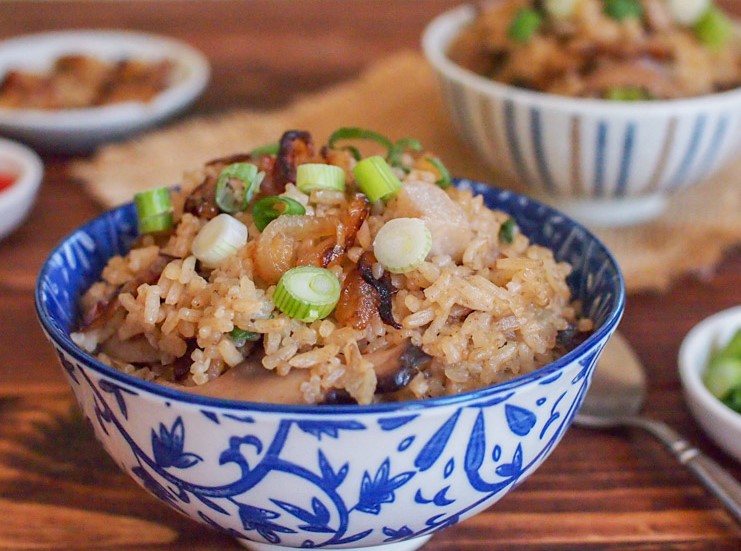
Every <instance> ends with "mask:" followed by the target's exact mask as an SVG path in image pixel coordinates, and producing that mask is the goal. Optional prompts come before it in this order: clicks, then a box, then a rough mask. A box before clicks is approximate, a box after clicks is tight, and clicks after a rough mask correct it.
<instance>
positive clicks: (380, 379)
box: [365, 340, 432, 394]
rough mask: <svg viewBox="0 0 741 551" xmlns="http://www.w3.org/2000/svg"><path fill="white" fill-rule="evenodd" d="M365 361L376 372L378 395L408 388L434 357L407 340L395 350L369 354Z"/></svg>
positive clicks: (394, 348)
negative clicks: (371, 365)
mask: <svg viewBox="0 0 741 551" xmlns="http://www.w3.org/2000/svg"><path fill="white" fill-rule="evenodd" d="M365 359H366V360H367V361H369V362H370V363H372V364H373V368H374V370H375V372H376V379H377V383H376V394H388V393H391V392H397V391H399V390H401V389H403V388H404V387H406V386H407V385H408V384H409V382H410V381H411V380H412V379H413V378H414V376H415V375H417V374H418V373H422V372H423V371H424V370H425V369H426V368H427V366H428V365H429V363H430V360H431V359H432V357H431V356H430V355H428V354H425V353H424V352H423V351H422V349H421V348H420V347H418V346H415V345H413V344H412V343H411V342H409V341H408V340H405V341H404V342H402V343H401V344H398V345H396V346H395V347H393V348H389V349H387V350H380V351H377V352H373V353H371V354H368V355H366V356H365Z"/></svg>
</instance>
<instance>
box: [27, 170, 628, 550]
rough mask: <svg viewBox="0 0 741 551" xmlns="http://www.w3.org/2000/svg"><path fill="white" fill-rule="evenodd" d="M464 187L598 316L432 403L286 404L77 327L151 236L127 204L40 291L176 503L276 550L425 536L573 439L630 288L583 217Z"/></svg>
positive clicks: (124, 458)
mask: <svg viewBox="0 0 741 551" xmlns="http://www.w3.org/2000/svg"><path fill="white" fill-rule="evenodd" d="M457 185H458V186H461V187H466V188H470V189H472V190H473V191H474V192H475V193H480V194H483V195H484V197H485V201H486V203H487V204H488V205H489V206H490V207H493V208H499V209H502V210H505V211H507V212H509V213H510V214H511V215H512V216H513V217H514V218H515V219H516V220H517V222H518V224H519V226H520V228H521V230H522V231H523V232H524V233H525V234H527V235H528V236H529V237H530V238H531V240H532V241H534V242H536V243H540V244H542V245H546V246H549V247H550V248H552V249H553V250H554V251H555V252H556V255H557V257H558V258H559V259H560V260H566V261H568V262H570V263H571V264H572V265H573V266H574V272H573V273H572V275H571V276H570V281H569V284H570V285H571V288H572V289H573V291H574V293H575V295H576V296H577V297H578V298H579V299H581V300H582V301H583V303H584V305H585V306H586V309H587V313H588V314H589V315H590V316H591V317H592V318H593V319H594V320H595V321H596V325H597V329H596V330H595V332H594V333H593V335H592V336H590V337H589V338H588V339H587V340H586V341H585V342H584V343H582V344H581V345H579V346H578V347H577V348H576V349H574V350H573V351H571V352H569V353H568V354H567V355H566V356H564V357H563V358H561V359H559V360H558V361H556V362H554V363H552V364H549V365H548V366H546V367H544V368H542V369H540V370H538V371H536V372H534V373H531V374H528V375H525V376H522V377H519V378H516V379H513V380H511V381H509V382H506V383H503V384H500V385H496V386H493V387H489V388H485V389H481V390H479V391H476V392H471V393H467V394H461V395H457V396H450V397H445V398H436V399H431V400H427V401H421V402H419V401H418V402H406V403H398V404H379V405H373V406H362V407H361V406H323V407H315V406H279V405H274V404H253V403H247V402H237V401H228V400H219V399H214V398H206V397H202V396H196V395H191V394H187V393H183V392H180V391H177V390H174V389H171V388H167V387H163V386H159V385H156V384H153V383H148V382H145V381H142V380H139V379H135V378H132V377H130V376H127V375H125V374H123V373H120V372H118V371H115V370H113V369H111V368H109V367H107V366H105V365H102V364H100V363H99V362H97V361H95V360H94V359H92V358H91V357H89V356H87V355H86V354H84V353H83V352H82V351H80V350H79V349H78V348H76V347H75V345H74V344H73V343H72V342H71V340H70V339H69V332H70V330H71V329H72V328H73V327H74V324H75V320H76V315H77V307H76V303H77V299H78V297H79V295H80V294H81V293H82V292H83V291H84V290H85V289H86V288H87V287H88V286H89V285H90V284H91V283H92V282H93V281H95V280H96V279H97V278H98V276H99V273H100V270H101V269H102V267H103V266H104V264H105V262H106V261H107V260H108V258H110V257H111V256H112V255H114V254H117V253H121V252H124V251H125V250H126V249H127V247H128V246H129V244H130V242H131V240H132V239H133V238H134V237H135V236H136V227H135V226H136V225H135V214H134V211H133V208H132V207H131V205H127V206H124V207H120V208H118V209H116V210H113V211H110V212H108V213H106V214H104V215H102V216H101V217H99V218H97V219H95V220H93V221H92V222H90V223H89V224H87V225H85V226H84V227H82V228H81V229H79V230H77V231H76V232H74V233H73V234H72V235H70V236H69V237H68V238H66V239H65V240H64V241H63V242H62V243H61V244H60V245H59V246H58V247H57V249H55V250H54V251H53V252H52V254H51V256H50V257H49V259H48V260H47V262H46V264H45V265H44V267H43V269H42V271H41V274H40V276H39V281H38V286H37V293H36V300H37V312H38V315H39V318H40V320H41V322H42V326H43V328H44V331H45V333H46V335H47V336H48V337H49V339H50V341H51V342H52V344H53V345H54V346H55V348H56V350H57V353H58V355H59V358H60V361H61V363H62V365H63V367H64V369H65V372H66V374H67V376H68V379H69V382H70V385H71V387H72V389H73V390H74V393H75V396H76V398H77V400H78V402H79V404H80V407H81V408H82V410H83V411H84V413H85V415H86V416H87V417H88V418H89V419H90V420H91V421H92V423H93V426H94V427H95V431H96V435H97V436H98V438H99V439H100V441H101V443H102V444H103V446H104V447H105V448H106V449H107V450H108V452H109V453H110V455H111V456H112V457H113V458H114V459H115V460H116V461H117V463H118V464H119V465H120V466H121V467H122V468H123V469H124V470H125V471H126V472H128V473H129V474H130V475H131V476H132V477H133V478H134V479H135V480H137V482H138V483H139V484H140V485H141V486H143V487H144V488H146V489H147V490H148V491H149V492H150V493H152V494H153V495H155V496H156V497H157V498H159V499H160V500H162V501H163V502H165V503H167V504H168V505H170V506H171V507H173V508H175V509H177V510H178V511H180V512H182V513H183V514H185V515H187V516H189V517H191V518H193V519H195V520H198V521H200V522H202V523H204V524H207V525H209V526H211V527H213V528H215V529H217V530H220V531H223V532H225V533H227V534H229V535H231V536H234V537H235V538H238V539H240V540H243V541H245V542H247V543H249V542H250V541H254V542H258V543H257V545H258V546H259V545H260V544H263V547H259V548H260V549H263V548H265V547H264V545H265V544H268V545H272V546H274V547H275V548H276V549H280V548H290V547H301V548H349V547H352V548H356V547H357V548H360V547H368V546H376V547H378V548H384V547H386V548H388V549H413V548H416V547H418V546H419V545H421V544H422V543H424V541H426V538H427V537H429V536H430V535H432V534H433V533H434V532H436V531H438V530H441V529H443V528H445V527H447V526H450V525H453V524H455V523H457V522H460V521H461V520H464V519H466V518H468V517H470V516H472V515H474V514H475V513H477V512H478V511H481V510H482V509H484V508H487V507H489V506H491V505H492V504H493V503H494V502H496V501H497V500H499V499H500V498H501V497H503V496H504V495H505V494H506V493H507V492H509V491H510V490H511V489H513V488H514V487H516V486H517V485H518V484H519V483H521V482H522V481H523V480H524V479H525V478H526V477H527V476H529V475H530V474H531V473H532V472H533V471H534V470H535V469H536V468H537V467H538V466H539V465H540V464H541V463H542V462H543V460H545V458H546V457H547V456H548V455H549V454H550V452H551V451H552V450H553V449H554V447H555V446H556V445H557V443H558V442H559V441H560V439H561V438H562V437H563V435H564V433H565V431H566V430H567V428H568V426H569V425H570V423H571V420H572V419H573V416H574V414H575V413H576V410H577V409H578V406H579V404H580V403H581V400H582V398H583V396H584V394H585V392H586V391H587V388H588V386H589V381H590V378H591V374H592V371H593V369H594V367H595V364H596V361H597V358H598V357H599V354H600V352H601V350H602V348H603V347H604V345H605V343H606V342H607V339H608V338H609V336H610V335H611V334H612V332H613V331H614V329H615V327H616V326H617V323H618V321H619V318H620V316H621V314H622V310H623V307H624V289H623V283H622V278H621V276H620V272H619V269H618V267H617V265H616V264H615V261H614V260H613V258H612V257H611V256H610V254H609V252H608V251H607V250H605V248H604V247H603V246H602V245H601V244H600V243H599V242H598V241H597V240H596V239H595V238H594V237H593V236H592V235H591V234H589V232H588V231H587V230H585V229H584V228H582V227H581V226H579V225H577V224H575V223H574V222H573V221H571V220H569V219H567V218H566V217H564V216H562V215H560V214H559V213H557V212H555V211H553V210H552V209H550V208H549V207H546V206H544V205H541V204H539V203H537V202H534V201H532V200H530V199H527V198H525V197H522V196H519V195H516V194H513V193H511V192H507V191H500V190H496V189H494V188H491V187H488V186H485V185H483V184H480V183H476V182H471V181H467V180H460V181H458V182H457ZM404 542H408V543H407V544H405V543H404Z"/></svg>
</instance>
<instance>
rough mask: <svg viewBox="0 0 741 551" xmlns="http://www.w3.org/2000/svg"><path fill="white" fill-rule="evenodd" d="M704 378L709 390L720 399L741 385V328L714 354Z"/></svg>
mask: <svg viewBox="0 0 741 551" xmlns="http://www.w3.org/2000/svg"><path fill="white" fill-rule="evenodd" d="M703 379H704V381H705V386H706V387H707V388H708V390H709V391H710V392H711V393H712V394H713V395H714V396H715V397H716V398H719V399H720V400H724V399H725V398H726V397H727V396H728V395H729V394H730V393H731V392H732V391H733V390H734V389H735V388H738V387H741V329H739V330H738V331H736V334H735V335H733V338H732V339H731V340H730V342H729V343H728V344H726V345H725V346H724V347H723V348H721V349H719V350H717V351H716V352H715V353H713V354H712V356H711V357H710V361H709V362H708V367H707V370H706V371H705V375H704V377H703Z"/></svg>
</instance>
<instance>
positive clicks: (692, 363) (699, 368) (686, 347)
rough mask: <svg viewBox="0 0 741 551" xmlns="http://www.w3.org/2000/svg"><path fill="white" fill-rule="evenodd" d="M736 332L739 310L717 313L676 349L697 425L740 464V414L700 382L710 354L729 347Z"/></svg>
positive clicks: (739, 320)
mask: <svg viewBox="0 0 741 551" xmlns="http://www.w3.org/2000/svg"><path fill="white" fill-rule="evenodd" d="M739 328H741V306H735V307H733V308H730V309H728V310H723V311H722V312H718V313H717V314H714V315H712V316H710V317H709V318H707V319H705V320H703V321H702V322H700V323H699V324H697V325H696V326H695V327H693V328H692V330H691V331H690V332H689V333H687V336H686V337H685V338H684V341H683V342H682V346H681V347H680V349H679V377H680V379H681V381H682V386H683V387H684V394H685V398H686V399H687V403H688V404H689V407H690V411H691V412H692V415H694V417H695V419H696V420H697V422H698V423H699V424H700V426H701V427H702V428H703V429H704V430H705V432H707V433H708V435H710V437H711V438H712V439H713V440H714V441H715V443H716V444H718V446H720V447H721V448H723V449H724V450H725V451H726V452H728V453H729V454H730V455H732V456H733V457H735V458H736V460H737V461H740V462H741V413H736V412H735V411H733V410H732V409H731V408H729V407H727V406H725V405H724V404H723V403H722V402H721V401H720V400H718V399H717V398H716V397H715V396H713V395H712V394H711V393H710V391H709V390H708V389H707V387H706V386H705V383H704V382H703V380H702V378H703V374H704V373H705V370H706V369H707V365H708V361H709V359H710V356H711V354H712V353H713V351H715V350H717V349H718V348H720V347H721V346H723V345H725V344H726V343H728V341H729V340H730V339H731V337H732V336H733V334H734V333H735V332H736V331H737V330H738V329H739Z"/></svg>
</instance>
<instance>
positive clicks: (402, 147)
mask: <svg viewBox="0 0 741 551" xmlns="http://www.w3.org/2000/svg"><path fill="white" fill-rule="evenodd" d="M407 149H411V150H412V151H422V144H421V143H420V142H419V140H418V139H416V138H401V139H400V140H396V143H395V144H394V145H393V146H392V147H391V149H389V152H388V154H387V155H386V160H387V161H388V163H389V164H390V165H391V166H396V167H400V168H404V167H403V166H402V164H401V156H402V155H403V154H404V152H405V151H406V150H407Z"/></svg>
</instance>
